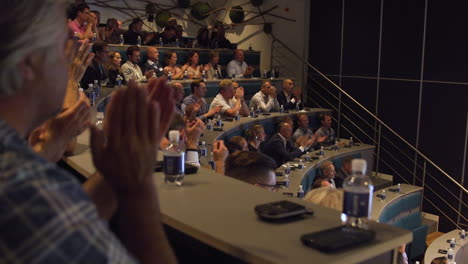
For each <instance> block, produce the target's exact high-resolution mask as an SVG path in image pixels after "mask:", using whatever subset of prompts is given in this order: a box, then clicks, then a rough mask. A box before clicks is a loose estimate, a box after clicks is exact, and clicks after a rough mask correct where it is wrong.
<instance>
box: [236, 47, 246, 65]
mask: <svg viewBox="0 0 468 264" xmlns="http://www.w3.org/2000/svg"><path fill="white" fill-rule="evenodd" d="M234 59H235V60H237V61H239V62H243V61H244V51H242V50H241V49H236V50H235V51H234Z"/></svg>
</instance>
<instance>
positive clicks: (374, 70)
mask: <svg viewBox="0 0 468 264" xmlns="http://www.w3.org/2000/svg"><path fill="white" fill-rule="evenodd" d="M467 15H468V2H464V1H455V2H450V3H449V2H447V1H441V0H431V1H426V0H412V1H407V0H392V1H383V0H360V1H350V0H312V2H311V14H310V21H311V22H310V23H311V24H310V51H309V54H310V57H309V61H310V62H311V64H312V65H314V66H315V67H317V68H318V69H319V70H320V71H322V72H323V73H324V74H326V75H327V76H331V77H332V79H333V80H334V81H336V83H337V84H339V85H341V87H342V88H343V89H344V90H345V91H346V92H348V93H350V94H351V96H353V97H355V98H356V99H357V100H358V101H360V102H361V103H362V104H363V105H364V106H365V107H366V108H367V109H369V110H370V111H371V112H373V113H374V114H376V115H378V117H379V118H381V119H382V120H383V121H384V122H386V123H387V124H388V125H390V126H391V127H392V128H393V129H394V130H395V131H396V132H398V133H399V134H401V135H402V136H403V137H404V138H405V139H406V140H408V141H409V142H410V143H411V144H413V145H415V144H416V143H417V140H418V141H419V142H418V143H419V144H418V148H419V150H420V151H421V152H423V153H424V154H425V155H426V156H428V157H429V158H430V159H432V160H433V161H434V162H435V163H436V164H438V165H439V166H440V167H441V168H442V169H444V170H445V171H446V172H447V173H448V174H450V175H451V176H452V177H453V178H455V179H456V180H457V181H458V182H459V183H462V177H463V175H466V174H468V173H467V172H466V171H467V168H465V171H463V166H464V163H465V162H466V160H467V153H466V150H465V138H466V135H467V127H468V124H467V113H468V33H467V26H468V22H467V20H466V17H467ZM425 21H426V22H425ZM309 85H311V86H312V87H314V85H315V86H317V83H313V82H310V83H309ZM333 93H334V94H335V95H336V92H333ZM317 101H320V100H317ZM419 108H420V109H421V112H420V117H419V119H418V110H419ZM418 126H419V133H418V129H417V128H418ZM364 130H366V129H364ZM366 131H367V132H369V131H372V128H369V129H367V130H366ZM343 134H344V135H346V133H344V132H343ZM395 142H396V141H395ZM397 147H398V148H400V149H404V148H406V147H405V146H403V145H400V146H397ZM388 148H391V147H388ZM390 152H392V151H390ZM410 156H413V155H410ZM403 163H404V162H403ZM419 164H420V165H422V163H421V162H419ZM387 165H388V164H387ZM389 167H392V166H391V164H390V166H386V165H385V164H380V168H381V169H382V170H383V171H384V172H388V173H390V174H395V173H392V171H391V168H389ZM382 170H381V171H382ZM429 171H430V170H429ZM398 172H399V173H401V174H411V172H410V171H401V170H399V171H398ZM417 174H419V176H421V172H418V173H417ZM409 177H412V175H409ZM439 180H440V181H442V183H447V186H446V187H447V188H448V190H445V188H443V187H442V188H441V187H440V186H439V187H435V186H436V185H434V187H432V191H433V192H434V193H436V194H437V193H438V194H441V196H444V195H445V194H444V192H451V191H452V190H454V189H455V188H454V185H453V184H449V183H448V180H446V179H445V178H442V177H441V178H439ZM417 183H418V181H417ZM419 183H420V181H419ZM463 184H464V186H465V188H467V187H468V180H466V176H465V180H464V183H463ZM450 185H452V186H450ZM458 194H459V193H458V192H457V193H456V195H457V197H458ZM444 197H447V196H444ZM442 198H443V197H442ZM437 199H440V197H437V195H435V196H434V200H437ZM446 199H455V198H452V197H450V198H446ZM463 199H464V202H465V203H468V197H466V196H465V197H463ZM454 207H455V208H456V209H457V207H458V205H457V203H454ZM465 209H466V206H462V211H463V210H465ZM434 213H437V212H436V210H434ZM455 221H456V219H455ZM462 222H463V221H462Z"/></svg>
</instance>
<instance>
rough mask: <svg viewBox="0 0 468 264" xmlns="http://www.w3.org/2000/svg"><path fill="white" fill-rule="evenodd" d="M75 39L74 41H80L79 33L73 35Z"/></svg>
mask: <svg viewBox="0 0 468 264" xmlns="http://www.w3.org/2000/svg"><path fill="white" fill-rule="evenodd" d="M73 39H74V40H75V41H78V40H80V38H79V37H78V32H76V31H75V32H74V33H73Z"/></svg>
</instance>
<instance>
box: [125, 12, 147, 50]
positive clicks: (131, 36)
mask: <svg viewBox="0 0 468 264" xmlns="http://www.w3.org/2000/svg"><path fill="white" fill-rule="evenodd" d="M142 28H143V20H141V18H134V19H133V20H132V23H130V25H128V30H127V32H125V33H124V34H123V35H124V40H125V44H128V45H137V44H138V37H140V40H141V42H142V43H143V35H142V31H141V30H142Z"/></svg>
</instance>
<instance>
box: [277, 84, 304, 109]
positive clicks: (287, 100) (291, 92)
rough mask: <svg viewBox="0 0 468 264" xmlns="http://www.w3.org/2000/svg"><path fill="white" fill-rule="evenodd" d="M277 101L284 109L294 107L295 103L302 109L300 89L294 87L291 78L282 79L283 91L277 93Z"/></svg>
mask: <svg viewBox="0 0 468 264" xmlns="http://www.w3.org/2000/svg"><path fill="white" fill-rule="evenodd" d="M278 102H279V105H280V106H283V108H284V110H290V109H296V104H299V107H300V108H301V109H302V102H301V90H300V89H296V90H295V89H294V82H293V80H291V79H285V80H284V81H283V91H281V92H280V93H278Z"/></svg>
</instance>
